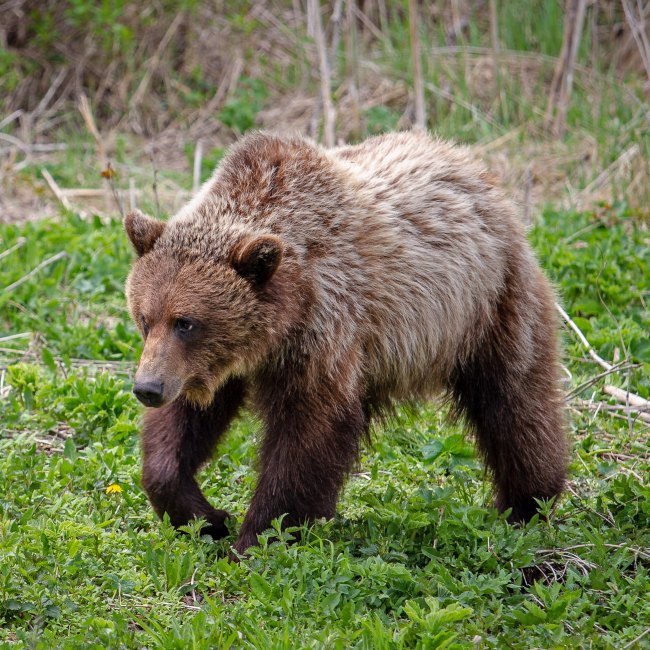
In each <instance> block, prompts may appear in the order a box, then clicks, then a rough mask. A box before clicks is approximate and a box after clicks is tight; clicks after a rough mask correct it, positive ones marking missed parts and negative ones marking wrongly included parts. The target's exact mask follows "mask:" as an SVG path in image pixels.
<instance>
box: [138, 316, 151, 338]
mask: <svg viewBox="0 0 650 650" xmlns="http://www.w3.org/2000/svg"><path fill="white" fill-rule="evenodd" d="M140 323H141V325H142V333H143V334H144V335H145V338H146V336H147V334H149V325H147V321H146V320H145V318H144V316H140Z"/></svg>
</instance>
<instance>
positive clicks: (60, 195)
mask: <svg viewBox="0 0 650 650" xmlns="http://www.w3.org/2000/svg"><path fill="white" fill-rule="evenodd" d="M41 174H43V178H44V179H45V180H46V181H47V184H48V185H49V186H50V189H51V190H52V194H54V196H56V198H57V199H58V200H59V202H60V203H61V205H62V206H63V207H64V208H65V209H66V210H70V209H71V208H72V206H71V205H70V201H68V197H67V196H66V195H65V194H64V193H63V192H62V191H61V188H60V187H59V186H58V184H57V182H56V181H55V180H54V179H53V178H52V175H51V174H50V172H48V171H47V169H42V170H41Z"/></svg>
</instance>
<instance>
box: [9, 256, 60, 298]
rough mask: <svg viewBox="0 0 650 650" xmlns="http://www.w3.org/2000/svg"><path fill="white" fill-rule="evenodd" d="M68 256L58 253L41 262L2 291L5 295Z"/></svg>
mask: <svg viewBox="0 0 650 650" xmlns="http://www.w3.org/2000/svg"><path fill="white" fill-rule="evenodd" d="M67 256H68V254H67V253H66V252H65V251H60V252H58V253H57V254H56V255H52V257H48V258H47V259H46V260H43V261H42V262H41V263H40V264H39V265H38V266H35V267H34V268H33V269H32V270H31V271H30V272H29V273H27V275H23V277H22V278H19V279H18V280H16V281H15V282H12V283H11V284H10V285H8V286H6V287H5V288H4V289H3V291H4V292H5V293H7V292H9V291H13V290H14V289H16V288H18V287H19V286H20V285H21V284H25V282H27V281H28V280H30V279H31V278H33V277H34V276H35V275H36V274H37V273H38V272H39V271H40V270H41V269H44V268H45V267H46V266H49V265H50V264H54V262H56V261H58V260H60V259H62V258H64V257H67Z"/></svg>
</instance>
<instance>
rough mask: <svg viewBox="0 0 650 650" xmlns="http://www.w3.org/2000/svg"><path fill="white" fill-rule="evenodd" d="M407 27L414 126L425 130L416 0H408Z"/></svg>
mask: <svg viewBox="0 0 650 650" xmlns="http://www.w3.org/2000/svg"><path fill="white" fill-rule="evenodd" d="M409 28H410V32H411V55H412V58H413V87H414V90H415V125H414V126H415V127H416V128H418V129H422V130H425V129H426V128H427V116H426V111H425V107H424V80H423V79H422V61H421V58H420V34H419V32H418V9H417V2H416V0H409Z"/></svg>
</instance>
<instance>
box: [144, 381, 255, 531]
mask: <svg viewBox="0 0 650 650" xmlns="http://www.w3.org/2000/svg"><path fill="white" fill-rule="evenodd" d="M243 399H244V384H243V382H242V381H241V380H239V379H232V380H230V381H229V382H228V383H227V384H226V385H225V386H224V387H223V388H222V389H221V390H219V391H218V392H217V394H216V395H215V398H214V400H213V402H212V404H210V406H209V407H207V408H205V409H201V408H198V407H196V406H193V405H191V404H189V403H188V402H186V401H185V400H184V399H182V398H179V399H177V400H176V401H174V402H172V403H171V404H168V405H167V406H163V407H161V408H158V409H154V408H150V409H147V411H146V413H145V416H144V426H143V429H142V451H143V468H142V486H143V487H144V489H145V491H146V493H147V496H148V497H149V501H151V505H152V506H153V508H154V510H155V511H156V513H157V514H158V516H159V517H161V518H162V517H163V515H164V514H165V513H167V514H168V515H169V520H170V522H171V523H172V525H173V526H176V527H178V526H183V525H185V524H187V523H188V522H189V521H190V520H191V519H192V518H194V517H203V518H204V519H205V520H206V521H207V522H208V526H206V528H205V529H204V532H205V533H207V534H209V535H211V536H212V537H213V538H215V539H219V538H221V537H224V536H226V535H227V534H228V529H227V528H226V525H225V520H226V518H227V517H228V513H227V512H226V511H225V510H217V509H215V508H213V507H212V506H211V505H210V504H209V503H208V501H207V500H206V498H205V497H204V496H203V493H202V492H201V488H200V487H199V485H198V483H197V482H196V479H195V477H194V475H195V474H196V472H197V470H198V469H199V467H200V466H201V465H202V464H203V463H205V462H206V461H207V460H209V458H210V456H211V455H212V452H213V450H214V447H215V445H216V443H217V441H218V440H219V438H220V437H221V435H222V434H223V433H224V431H225V430H226V429H227V428H228V425H229V424H230V422H231V421H232V419H233V418H234V416H235V415H236V413H237V410H238V409H239V407H240V405H241V403H242V401H243Z"/></svg>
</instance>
